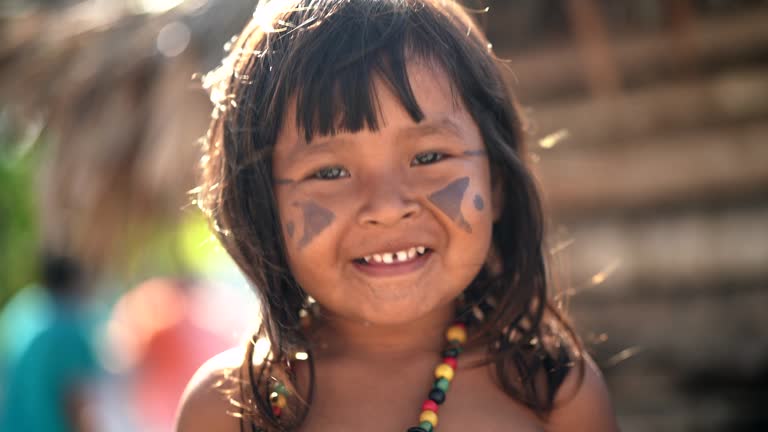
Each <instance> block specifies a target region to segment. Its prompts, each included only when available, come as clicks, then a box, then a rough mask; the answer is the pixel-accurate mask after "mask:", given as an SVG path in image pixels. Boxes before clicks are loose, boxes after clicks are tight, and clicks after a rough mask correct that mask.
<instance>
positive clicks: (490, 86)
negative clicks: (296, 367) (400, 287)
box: [198, 0, 583, 430]
mask: <svg viewBox="0 0 768 432" xmlns="http://www.w3.org/2000/svg"><path fill="white" fill-rule="evenodd" d="M412 62H426V63H427V64H429V65H432V66H434V67H435V68H440V69H442V70H443V71H444V72H445V73H446V74H447V75H448V77H449V78H450V82H451V85H452V90H453V96H454V99H455V101H456V103H457V104H461V105H462V106H463V107H464V108H465V109H466V110H467V111H468V112H469V113H470V115H471V116H472V118H473V119H474V121H475V122H476V123H477V125H478V127H479V130H480V131H481V134H482V138H483V141H484V143H485V146H486V150H487V153H488V156H489V159H490V161H491V174H492V179H493V182H494V184H498V185H499V186H500V187H501V189H502V190H503V200H502V201H503V204H504V206H503V210H502V214H501V217H500V219H499V221H498V222H497V223H495V224H494V226H493V248H494V254H495V255H496V256H497V257H498V259H499V267H500V269H499V271H498V272H496V271H490V269H488V268H483V270H481V271H480V273H479V274H478V275H477V276H476V277H475V279H474V281H473V282H472V283H471V284H470V286H469V287H468V288H467V289H466V290H465V292H464V294H463V303H464V307H463V309H462V312H461V313H462V314H465V315H466V317H468V318H472V319H476V318H480V317H482V318H484V319H482V320H478V323H477V328H478V330H477V332H476V333H477V334H478V335H479V336H478V337H477V338H476V339H475V340H473V341H471V343H473V344H474V346H478V345H482V346H485V347H486V349H487V353H488V356H487V362H486V363H491V364H493V365H494V370H495V372H496V378H497V379H498V382H499V385H500V386H501V387H502V388H503V389H504V391H505V392H506V393H507V394H509V395H510V397H512V398H514V399H515V400H517V401H519V402H521V403H523V404H525V405H526V406H528V407H530V408H531V409H532V410H533V411H534V412H536V413H537V414H538V415H539V416H541V417H542V418H546V416H547V414H548V413H549V412H550V411H551V410H552V408H553V406H554V400H555V393H556V392H557V390H558V389H559V388H560V384H561V383H562V381H563V379H564V377H565V375H566V374H567V373H568V371H569V370H572V369H573V365H574V364H575V365H577V368H576V369H577V371H578V373H579V376H581V374H582V373H583V366H582V362H581V346H580V344H579V341H578V339H577V338H576V336H575V335H574V333H573V331H572V329H571V327H570V326H569V325H568V324H567V322H566V321H565V319H564V318H563V317H562V315H561V313H560V312H559V310H558V309H557V308H555V307H553V306H552V305H551V303H550V301H549V300H548V298H547V285H548V283H549V282H548V281H549V278H548V276H547V268H546V265H545V255H546V251H545V249H544V248H543V237H544V221H543V216H542V211H541V203H540V200H539V195H538V192H537V189H536V185H535V182H534V180H533V177H532V175H531V173H530V171H529V169H528V168H527V156H526V155H527V150H526V147H525V145H524V141H523V137H522V131H521V129H522V125H521V118H520V114H519V110H518V109H517V108H516V106H515V103H514V101H513V98H512V97H511V96H510V94H509V92H508V90H507V88H506V86H505V83H504V80H503V78H502V75H501V67H503V65H502V63H501V62H500V61H499V60H498V59H497V58H496V57H495V56H494V55H493V53H492V52H491V49H490V44H489V43H488V41H487V40H486V39H485V37H484V35H483V34H482V33H481V32H480V31H479V29H478V27H477V26H476V25H475V23H474V22H473V21H472V19H471V18H470V16H469V15H468V14H467V13H466V11H465V10H464V9H463V8H461V7H460V6H458V5H456V4H454V3H453V2H450V1H445V0H442V1H441V0H273V1H268V2H262V3H261V4H260V5H259V6H258V7H257V9H256V12H255V13H254V16H253V19H252V20H251V21H250V23H249V24H248V25H247V26H246V27H245V29H244V30H243V31H242V33H241V34H240V35H239V36H237V37H236V38H235V39H234V40H233V42H232V43H231V46H230V47H229V54H228V55H227V56H226V57H225V59H224V61H223V62H222V65H221V66H220V67H219V68H217V69H216V70H214V71H212V72H211V73H209V74H208V75H206V77H205V78H204V86H205V87H206V88H207V89H208V90H209V92H210V95H211V100H212V101H213V103H214V106H215V108H214V111H213V120H212V123H211V127H210V129H209V131H208V134H207V136H206V140H205V146H204V156H203V159H202V185H201V187H200V194H199V197H198V202H199V204H200V206H201V208H202V209H203V210H204V211H205V213H206V214H207V215H208V216H209V218H210V220H211V223H212V226H213V227H214V229H215V231H216V233H217V235H218V237H219V239H220V241H221V242H222V244H223V246H224V247H225V248H226V250H227V251H228V253H229V254H230V255H231V256H232V257H233V258H234V260H235V262H236V263H237V265H238V266H239V267H240V269H241V270H242V271H243V273H244V274H245V275H246V276H247V277H248V279H249V281H250V282H251V284H252V286H253V287H254V290H255V291H256V293H257V295H258V297H259V300H260V302H261V316H262V322H261V325H260V327H259V329H258V331H257V332H256V334H254V336H253V339H252V340H251V344H250V345H249V349H248V350H247V355H246V358H245V359H244V362H243V366H242V368H241V374H240V379H241V382H242V384H243V385H242V386H241V390H242V391H241V394H240V399H239V400H237V401H236V403H237V404H238V406H240V407H241V408H242V413H243V415H244V417H243V418H244V421H246V422H247V423H248V424H250V426H251V427H252V428H253V429H254V430H258V429H261V430H291V429H294V428H295V427H296V426H297V425H299V424H300V423H301V422H302V421H303V419H304V418H305V416H306V413H307V412H308V409H309V408H310V406H311V397H312V393H313V388H312V387H313V385H314V372H313V371H314V366H313V362H312V358H313V357H312V355H311V354H312V353H311V347H310V345H309V343H308V341H307V340H305V339H304V337H303V335H302V332H301V331H300V326H299V317H298V311H299V310H300V309H301V308H302V307H305V306H306V305H307V301H308V298H307V294H306V293H305V292H304V291H303V290H302V289H301V287H300V286H299V284H298V283H297V282H296V280H295V279H294V278H293V276H292V275H291V272H290V270H289V268H288V264H287V259H286V254H285V250H286V248H285V243H284V241H285V240H284V239H283V237H282V230H281V228H280V227H281V224H280V217H279V213H278V211H277V205H276V199H275V196H274V191H273V187H274V180H273V171H272V169H273V167H272V153H273V150H274V144H275V142H276V139H277V134H278V131H279V130H280V128H281V127H282V125H283V122H284V121H285V118H286V110H287V109H288V107H289V106H294V105H295V107H296V123H297V124H296V127H297V128H298V129H299V130H300V131H302V132H303V134H304V138H305V139H306V140H307V142H309V141H311V140H312V138H313V137H314V136H318V135H333V134H335V133H338V132H341V131H348V132H357V131H360V130H363V129H370V130H377V129H378V128H379V120H380V113H379V106H378V100H377V95H376V93H375V89H374V78H381V79H382V80H383V82H385V83H386V84H387V85H388V86H389V87H390V89H391V90H392V91H393V93H394V94H395V95H396V96H397V98H398V99H399V101H400V103H401V104H402V106H403V108H404V109H405V111H406V112H407V113H408V114H409V115H410V117H411V118H412V119H413V121H414V122H419V121H421V120H422V119H423V118H424V114H423V113H422V111H421V109H420V107H419V105H418V103H417V101H416V99H415V96H414V93H413V89H412V88H411V85H410V82H409V79H408V72H407V71H408V68H407V65H408V64H411V63H412ZM293 98H295V100H296V103H295V104H293V105H292V104H290V103H289V102H290V101H292V99H293ZM257 340H268V341H269V344H270V346H271V349H270V350H269V353H268V355H266V356H264V357H263V358H260V359H254V349H253V345H254V344H255V343H256V341H257ZM296 352H307V353H309V359H308V361H309V364H310V370H311V377H310V389H309V391H308V394H305V395H299V394H298V392H296V391H294V392H292V394H293V395H294V396H293V397H292V398H291V400H290V401H289V407H288V408H289V409H287V410H285V411H284V414H283V415H282V416H281V420H280V421H279V422H278V421H277V419H276V418H275V417H274V415H273V413H272V410H271V407H270V403H269V384H270V380H272V379H273V377H277V378H279V379H285V380H286V381H287V382H288V383H289V387H290V388H292V389H294V390H295V389H296V388H297V382H296V376H295V375H294V374H293V373H292V368H291V364H292V362H293V361H294V360H293V358H294V357H293V356H294V355H295V353H296ZM254 363H259V364H258V366H254ZM249 407H250V408H249Z"/></svg>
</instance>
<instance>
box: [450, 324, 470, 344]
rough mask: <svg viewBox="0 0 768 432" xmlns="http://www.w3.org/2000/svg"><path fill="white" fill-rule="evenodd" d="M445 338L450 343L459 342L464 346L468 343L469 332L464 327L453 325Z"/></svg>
mask: <svg viewBox="0 0 768 432" xmlns="http://www.w3.org/2000/svg"><path fill="white" fill-rule="evenodd" d="M445 338H446V339H448V342H451V341H458V342H459V343H461V344H463V343H464V342H466V341H467V330H466V329H465V328H464V327H462V326H459V325H452V326H450V327H448V330H446V332H445Z"/></svg>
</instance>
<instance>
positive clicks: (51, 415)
mask: <svg viewBox="0 0 768 432" xmlns="http://www.w3.org/2000/svg"><path fill="white" fill-rule="evenodd" d="M42 282H43V283H42V287H43V289H44V291H45V293H46V294H47V296H48V297H49V301H50V305H51V311H50V318H49V320H48V321H47V323H46V324H45V326H44V327H43V328H42V329H41V330H40V331H39V332H38V333H37V334H36V335H35V336H34V337H33V338H32V339H31V340H30V342H29V343H28V344H27V346H26V347H25V348H24V349H23V350H22V351H21V353H20V355H19V356H18V358H17V359H15V361H13V363H12V364H11V365H9V368H8V376H7V379H6V382H7V384H8V386H7V389H6V394H5V395H4V397H3V400H4V403H3V406H2V408H0V410H1V411H0V430H2V431H14V432H28V431H29V432H32V431H34V432H40V431H45V432H68V431H78V432H84V431H95V430H96V428H95V424H94V422H93V419H92V416H91V414H90V412H89V406H90V402H91V401H92V400H93V396H92V391H91V390H92V389H93V386H92V384H94V383H95V382H96V380H97V379H98V378H99V376H100V375H101V368H100V365H99V363H98V361H97V358H96V355H95V351H94V348H93V344H92V339H91V330H92V327H91V324H92V322H91V320H89V319H88V317H87V314H86V312H85V308H84V305H85V299H86V294H87V291H86V283H85V280H84V278H83V271H82V268H81V266H80V264H79V263H78V262H77V261H75V260H74V259H72V258H70V257H66V256H62V255H56V254H45V255H44V257H43V260H42Z"/></svg>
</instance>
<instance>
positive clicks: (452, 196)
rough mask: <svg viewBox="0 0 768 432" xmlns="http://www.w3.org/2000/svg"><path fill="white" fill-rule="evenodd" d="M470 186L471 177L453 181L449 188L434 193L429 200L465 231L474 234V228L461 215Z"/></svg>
mask: <svg viewBox="0 0 768 432" xmlns="http://www.w3.org/2000/svg"><path fill="white" fill-rule="evenodd" d="M468 186H469V177H462V178H460V179H458V180H454V181H452V182H451V183H450V184H449V185H448V186H446V187H444V188H442V189H440V190H439V191H437V192H435V193H433V194H432V195H430V196H429V197H428V198H429V201H431V202H432V204H434V205H435V206H437V208H439V209H440V211H442V212H443V213H445V214H446V215H447V216H448V217H449V218H451V220H453V221H454V222H456V223H457V224H458V225H459V227H461V228H462V229H463V230H464V231H466V232H468V233H472V227H471V226H469V223H467V221H466V220H465V219H464V215H463V214H461V202H462V201H463V200H464V193H465V192H466V191H467V187H468Z"/></svg>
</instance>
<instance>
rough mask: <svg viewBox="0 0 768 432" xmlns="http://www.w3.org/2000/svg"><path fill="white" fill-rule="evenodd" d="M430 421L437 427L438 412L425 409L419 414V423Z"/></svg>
mask: <svg viewBox="0 0 768 432" xmlns="http://www.w3.org/2000/svg"><path fill="white" fill-rule="evenodd" d="M421 422H430V423H432V427H437V414H436V413H435V412H434V411H429V410H424V411H422V412H421V415H420V416H419V423H421Z"/></svg>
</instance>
